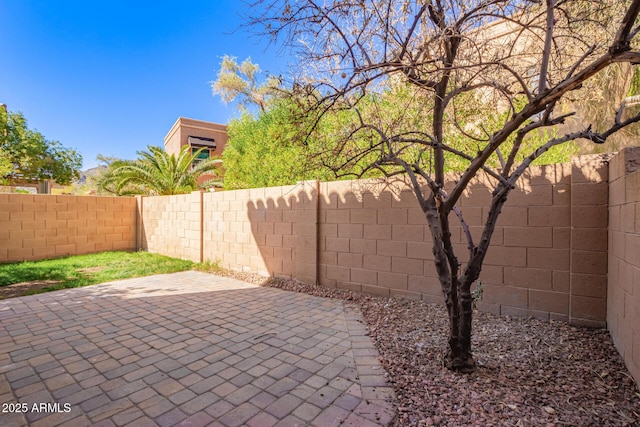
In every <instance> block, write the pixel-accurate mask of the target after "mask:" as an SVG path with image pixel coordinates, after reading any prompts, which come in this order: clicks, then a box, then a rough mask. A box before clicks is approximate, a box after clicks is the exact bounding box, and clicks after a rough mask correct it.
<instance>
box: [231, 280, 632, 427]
mask: <svg viewBox="0 0 640 427" xmlns="http://www.w3.org/2000/svg"><path fill="white" fill-rule="evenodd" d="M223 274H226V275H232V276H234V277H237V278H239V279H242V280H246V281H249V282H252V283H256V284H260V285H263V286H272V287H278V288H281V289H285V290H290V291H297V292H305V293H308V294H312V295H316V296H321V297H328V298H339V299H343V300H346V301H348V302H349V303H353V304H356V305H358V306H359V307H360V308H361V310H362V314H363V317H364V321H365V322H366V323H367V325H368V327H369V331H370V335H371V338H372V339H373V341H374V342H375V344H376V346H377V348H378V351H379V352H380V355H381V356H380V360H381V362H382V364H383V366H384V367H385V369H386V372H387V379H388V381H389V383H390V384H392V385H393V387H394V389H395V393H396V398H397V401H396V402H395V403H396V408H397V413H396V417H395V420H394V421H393V423H392V426H432V425H435V426H466V425H471V426H563V425H567V426H632V425H640V393H639V391H638V388H637V386H636V384H635V383H634V381H633V379H632V378H631V376H630V375H629V373H628V371H627V369H626V368H625V365H624V362H623V361H622V359H621V358H620V355H619V354H618V352H617V350H616V349H615V347H614V346H613V343H612V341H611V337H610V336H609V333H608V332H607V331H606V330H604V329H591V328H580V327H575V326H571V325H568V324H565V323H562V322H553V321H550V322H545V321H539V320H536V319H531V318H528V319H522V318H509V317H497V316H495V315H492V314H489V313H480V312H475V313H474V324H473V349H474V356H475V358H476V362H477V366H478V367H477V369H476V371H475V372H474V373H472V374H458V373H454V372H451V371H449V370H447V369H446V368H444V367H443V358H444V353H445V347H446V342H447V328H448V324H447V317H446V310H445V309H444V306H439V305H434V304H426V303H424V302H421V301H414V300H408V299H404V298H381V297H375V296H371V295H364V294H360V293H356V292H350V291H346V290H340V289H332V288H326V287H322V286H314V285H308V284H304V283H300V282H297V281H294V280H282V279H268V280H266V279H265V278H264V277H261V276H255V275H251V274H246V273H234V272H225V273H223Z"/></svg>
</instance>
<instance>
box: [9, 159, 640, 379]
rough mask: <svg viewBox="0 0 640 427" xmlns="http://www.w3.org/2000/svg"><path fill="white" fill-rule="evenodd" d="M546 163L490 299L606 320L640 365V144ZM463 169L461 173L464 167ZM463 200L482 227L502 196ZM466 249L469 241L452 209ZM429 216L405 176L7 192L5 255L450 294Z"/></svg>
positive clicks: (515, 225) (523, 204)
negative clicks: (122, 261) (152, 260)
mask: <svg viewBox="0 0 640 427" xmlns="http://www.w3.org/2000/svg"><path fill="white" fill-rule="evenodd" d="M610 158H611V156H610V155H609V156H600V155H592V156H582V157H578V158H575V159H574V160H573V161H572V163H570V164H559V165H549V166H540V167H532V168H531V169H530V170H529V171H528V173H527V174H526V175H524V176H523V177H522V178H521V179H520V180H519V181H518V183H517V188H516V189H514V190H513V191H512V192H511V194H510V196H509V200H508V201H507V204H506V205H505V208H504V209H503V213H502V215H501V217H500V219H499V221H498V225H497V227H496V230H495V233H494V236H493V240H492V246H491V247H490V249H489V252H488V255H487V258H486V261H485V266H484V268H483V270H482V274H481V278H480V280H481V282H482V284H483V289H484V296H483V300H482V301H481V302H479V303H478V307H479V308H480V309H481V310H485V311H491V312H494V313H496V314H501V315H514V316H533V317H536V318H541V319H553V320H561V321H569V322H572V323H575V324H581V325H588V326H596V327H604V326H605V325H608V327H609V328H610V330H611V332H612V334H613V335H614V340H615V342H616V345H617V346H618V348H620V349H621V353H622V354H623V356H624V357H625V360H626V361H627V364H628V365H629V366H630V370H631V371H632V372H633V373H634V376H635V377H636V379H638V378H639V377H640V370H639V369H638V367H639V366H640V318H639V317H638V314H637V313H638V308H639V307H640V289H639V288H638V287H639V286H640V259H639V258H638V257H639V256H640V236H639V233H640V207H639V199H640V172H639V171H638V169H640V165H639V163H640V160H639V159H640V148H633V149H625V150H623V151H621V152H620V153H618V154H617V155H616V156H615V157H613V159H611V160H610V161H609V159H610ZM450 178H451V181H452V182H453V181H454V180H455V178H456V177H455V176H454V175H452V176H451V177H450ZM489 181H490V178H489V177H487V176H479V177H477V178H476V179H475V180H474V181H473V182H472V183H471V185H470V186H469V188H468V190H467V191H466V193H465V195H464V197H463V198H462V199H461V200H460V203H459V208H460V209H461V210H462V213H463V215H464V217H465V220H466V222H467V223H468V224H469V225H470V227H471V231H472V234H473V237H474V239H475V240H476V241H477V240H478V239H479V236H480V233H481V231H482V223H483V220H484V219H485V218H486V215H487V213H488V208H487V205H488V202H489V200H490V198H491V192H490V189H489V187H490V186H489V184H490V182H489ZM452 224H454V226H453V228H452V234H453V239H454V242H455V245H456V250H457V253H458V256H459V257H460V259H461V261H464V260H465V257H466V253H467V249H466V241H465V239H464V236H463V233H462V228H461V227H460V226H459V225H458V223H457V219H455V218H452ZM431 246H432V244H431V236H430V233H429V230H428V227H427V225H426V219H425V217H424V214H423V213H422V211H421V209H420V208H419V207H418V204H417V202H416V200H415V196H414V195H413V193H412V191H411V190H410V188H409V186H408V185H407V184H406V183H405V182H403V181H399V180H397V181H393V182H389V181H381V180H360V181H339V182H316V181H305V182H301V183H299V184H298V185H293V186H284V187H273V188H260V189H250V190H239V191H224V192H216V193H200V192H196V193H192V194H187V195H179V196H162V197H137V198H113V197H89V196H87V197H77V196H39V195H21V194H10V195H8V194H3V195H0V262H8V261H17V260H22V259H39V258H47V257H54V256H61V255H68V254H74V253H89V252H97V251H102V250H115V249H124V250H136V249H143V250H147V251H150V252H156V253H161V254H165V255H169V256H174V257H178V258H184V259H190V260H193V261H219V262H220V263H221V264H222V265H223V266H224V267H227V268H231V269H234V270H241V271H247V272H253V273H258V274H263V275H272V276H279V277H288V278H296V279H299V280H302V281H305V282H311V283H317V284H319V285H322V286H329V287H337V288H343V289H352V290H357V291H363V292H369V293H373V294H379V295H397V296H403V297H408V298H416V299H422V300H425V301H429V302H438V303H441V302H442V293H441V290H440V284H439V283H438V280H437V276H436V273H435V268H434V266H433V255H432V252H431Z"/></svg>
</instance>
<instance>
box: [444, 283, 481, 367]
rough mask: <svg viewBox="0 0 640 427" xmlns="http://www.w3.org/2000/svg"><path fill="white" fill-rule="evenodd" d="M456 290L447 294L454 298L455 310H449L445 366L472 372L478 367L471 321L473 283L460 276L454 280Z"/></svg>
mask: <svg viewBox="0 0 640 427" xmlns="http://www.w3.org/2000/svg"><path fill="white" fill-rule="evenodd" d="M452 282H453V283H452V285H455V287H454V286H452V288H455V289H456V291H455V293H454V292H451V295H450V296H447V301H449V300H452V302H453V304H452V305H453V308H454V309H453V310H451V309H449V304H447V309H448V312H449V325H450V328H449V349H448V350H447V355H446V358H445V366H446V367H447V368H448V369H451V370H453V371H458V372H463V373H470V372H473V371H474V370H475V368H476V362H475V360H474V359H473V354H472V352H471V321H472V319H473V298H472V297H471V283H465V282H461V281H460V280H459V279H458V278H454V279H453V281H452Z"/></svg>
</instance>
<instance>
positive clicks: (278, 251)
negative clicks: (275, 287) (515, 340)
mask: <svg viewBox="0 0 640 427" xmlns="http://www.w3.org/2000/svg"><path fill="white" fill-rule="evenodd" d="M596 157H597V156H590V158H588V159H584V158H579V159H578V160H577V161H575V162H574V163H573V164H565V165H550V166H543V167H534V168H532V169H531V170H530V171H529V173H527V174H526V175H525V176H523V177H522V178H521V179H520V180H519V181H518V183H517V188H516V189H514V190H513V191H512V192H511V194H510V196H509V200H508V201H507V204H506V205H505V207H504V208H503V212H502V214H501V217H500V219H499V220H498V224H497V226H496V229H495V232H494V235H493V239H492V244H491V247H490V249H489V252H488V255H487V258H486V260H485V265H484V267H483V270H482V274H481V278H480V280H481V281H482V282H483V288H484V299H483V301H482V302H480V303H479V307H480V308H481V309H482V310H484V311H491V312H494V313H496V314H502V315H517V316H534V317H538V318H542V319H556V320H570V319H571V318H577V319H584V320H585V323H587V324H593V325H598V326H602V325H601V324H600V322H603V321H604V318H605V316H606V314H605V311H606V274H607V261H606V260H607V237H606V233H607V207H606V204H607V175H606V173H607V169H606V165H603V164H602V162H601V161H600V160H598V158H596ZM580 159H582V160H580ZM454 180H455V177H452V180H451V182H452V184H450V185H447V187H446V189H447V190H450V189H451V187H452V186H453V181H454ZM490 184H491V178H489V177H487V176H486V175H483V176H479V177H478V178H476V179H475V180H474V181H473V182H472V183H471V184H470V186H469V188H468V189H467V191H466V192H465V194H464V196H463V198H462V199H461V200H460V202H459V204H458V207H459V208H460V210H461V211H462V213H463V216H464V218H465V221H466V222H467V223H468V224H469V226H470V230H471V234H472V236H473V241H474V242H475V243H477V242H478V240H479V238H480V235H481V233H482V230H483V222H484V220H485V219H486V217H487V214H488V211H489V208H488V205H489V203H490V201H491V197H492V195H491V190H490ZM260 190H262V191H264V193H262V194H257V193H254V195H256V196H261V197H258V198H250V199H248V201H247V202H246V209H247V215H248V219H249V222H250V224H251V225H250V227H251V233H252V236H253V239H254V240H255V243H256V245H257V250H258V251H259V256H260V258H261V260H262V262H263V268H264V270H263V273H267V274H269V275H273V276H278V277H287V278H296V279H298V280H301V281H305V282H310V283H318V284H320V285H323V286H328V287H338V288H344V289H351V290H356V291H363V292H368V293H373V294H379V295H385V296H389V295H397V296H404V297H410V298H417V299H422V300H425V301H428V302H437V303H441V302H442V300H443V298H442V292H441V288H440V283H439V281H438V279H437V275H436V272H435V267H434V265H433V254H432V240H431V233H430V231H429V229H428V226H427V223H426V218H425V216H424V213H423V212H422V210H421V209H420V207H419V204H418V202H417V201H416V198H415V195H414V193H413V191H412V190H411V188H410V186H409V185H407V183H406V182H405V181H402V180H394V181H381V180H360V181H337V182H326V183H325V182H323V183H316V182H303V183H300V184H299V185H297V186H291V187H279V188H274V189H260ZM251 191H253V190H251ZM278 191H281V193H279V194H278ZM451 225H452V227H451V232H452V239H453V242H454V246H455V250H456V253H457V255H458V257H459V259H460V261H462V262H464V261H466V260H467V259H468V246H467V240H466V237H465V235H464V232H463V229H462V227H461V226H460V223H459V221H458V219H457V218H455V215H454V214H452V218H451ZM572 280H573V283H574V284H575V286H574V287H575V289H572V286H571V284H572ZM590 322H591V323H590Z"/></svg>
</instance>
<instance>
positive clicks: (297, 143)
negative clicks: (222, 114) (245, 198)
mask: <svg viewBox="0 0 640 427" xmlns="http://www.w3.org/2000/svg"><path fill="white" fill-rule="evenodd" d="M301 112H302V111H301V110H300V108H299V106H298V105H297V103H296V102H295V101H293V100H292V99H289V98H283V99H280V100H278V101H275V102H274V103H273V105H272V106H271V108H269V109H268V110H267V111H265V112H263V113H261V114H259V115H257V116H253V115H251V114H249V113H247V112H245V113H243V114H242V115H241V117H240V118H238V119H234V120H231V121H230V122H229V124H228V125H227V132H228V134H229V140H228V141H227V145H226V147H225V150H224V152H223V153H222V158H223V161H224V166H225V169H226V173H225V176H224V187H225V189H240V188H259V187H270V186H278V185H289V184H294V183H296V182H297V181H302V180H310V179H319V180H330V179H332V178H333V174H332V172H331V171H330V170H328V169H326V168H323V167H322V166H321V165H318V164H317V162H315V160H314V158H313V156H312V154H315V152H316V151H317V150H316V148H317V145H318V141H317V140H314V139H313V137H309V136H308V135H307V134H306V132H305V129H307V128H308V122H307V118H306V117H305V116H304V115H302V114H301Z"/></svg>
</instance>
